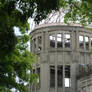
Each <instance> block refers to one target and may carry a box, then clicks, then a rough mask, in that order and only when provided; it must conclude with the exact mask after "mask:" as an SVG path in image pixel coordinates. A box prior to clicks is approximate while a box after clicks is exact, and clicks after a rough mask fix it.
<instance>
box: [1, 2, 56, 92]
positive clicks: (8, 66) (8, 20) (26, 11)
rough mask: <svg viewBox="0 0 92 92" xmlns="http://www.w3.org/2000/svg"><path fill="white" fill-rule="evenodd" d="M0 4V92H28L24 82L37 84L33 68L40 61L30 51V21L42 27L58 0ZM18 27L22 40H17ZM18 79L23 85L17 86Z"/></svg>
mask: <svg viewBox="0 0 92 92" xmlns="http://www.w3.org/2000/svg"><path fill="white" fill-rule="evenodd" d="M52 2H53V0H0V92H5V90H7V91H10V89H11V88H16V89H18V90H19V91H20V92H22V90H23V91H25V92H27V89H26V86H25V85H24V82H28V83H31V82H33V81H35V80H36V77H37V76H36V75H34V74H29V73H28V70H29V71H30V72H32V64H33V62H34V61H35V59H36V57H34V55H33V54H31V53H30V52H29V51H27V49H26V48H27V45H26V42H27V41H28V40H29V37H28V36H27V35H26V32H27V31H28V29H29V25H28V23H27V20H28V18H29V17H34V20H35V22H36V23H39V21H41V20H42V19H43V18H45V17H46V15H47V14H48V13H49V12H50V11H51V10H52V9H57V5H58V2H57V0H54V2H53V3H52ZM44 6H45V7H44ZM14 27H18V28H19V31H20V32H21V34H22V35H21V36H16V35H15V33H14ZM16 77H18V78H19V82H16Z"/></svg>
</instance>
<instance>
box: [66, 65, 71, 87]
mask: <svg viewBox="0 0 92 92" xmlns="http://www.w3.org/2000/svg"><path fill="white" fill-rule="evenodd" d="M70 86H71V82H70V65H66V66H65V87H70Z"/></svg>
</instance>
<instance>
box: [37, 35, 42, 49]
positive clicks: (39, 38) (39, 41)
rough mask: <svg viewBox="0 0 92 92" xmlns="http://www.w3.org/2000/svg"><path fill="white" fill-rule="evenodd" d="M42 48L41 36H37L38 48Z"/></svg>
mask: <svg viewBox="0 0 92 92" xmlns="http://www.w3.org/2000/svg"><path fill="white" fill-rule="evenodd" d="M41 49H42V37H41V36H38V50H41Z"/></svg>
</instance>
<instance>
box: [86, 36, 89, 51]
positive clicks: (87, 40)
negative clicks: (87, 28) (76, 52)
mask: <svg viewBox="0 0 92 92" xmlns="http://www.w3.org/2000/svg"><path fill="white" fill-rule="evenodd" d="M85 48H86V49H87V50H88V49H89V38H88V37H87V36H86V37H85Z"/></svg>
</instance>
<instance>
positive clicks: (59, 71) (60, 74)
mask: <svg viewBox="0 0 92 92" xmlns="http://www.w3.org/2000/svg"><path fill="white" fill-rule="evenodd" d="M57 84H58V87H62V86H63V66H62V65H58V66H57Z"/></svg>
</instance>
